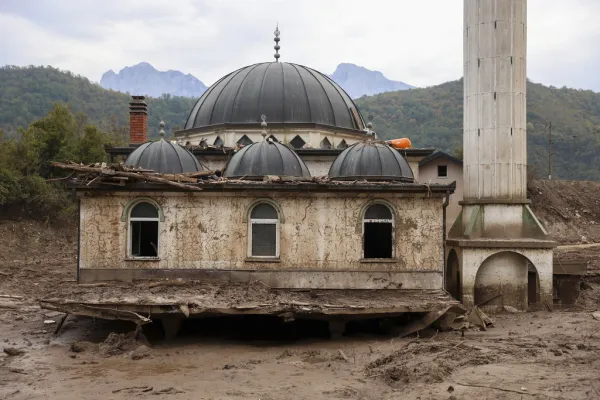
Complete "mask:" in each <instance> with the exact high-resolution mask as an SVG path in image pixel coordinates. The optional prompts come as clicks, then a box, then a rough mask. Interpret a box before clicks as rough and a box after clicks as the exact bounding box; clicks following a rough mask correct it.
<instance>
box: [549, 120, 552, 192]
mask: <svg viewBox="0 0 600 400" xmlns="http://www.w3.org/2000/svg"><path fill="white" fill-rule="evenodd" d="M548 128H549V129H548V179H549V180H552V122H549V123H548Z"/></svg>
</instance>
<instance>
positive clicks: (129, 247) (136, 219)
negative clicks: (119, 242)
mask: <svg viewBox="0 0 600 400" xmlns="http://www.w3.org/2000/svg"><path fill="white" fill-rule="evenodd" d="M141 203H148V204H150V205H152V207H154V208H156V217H153V218H147V217H132V216H131V213H132V212H133V209H134V208H135V207H136V206H138V205H139V204H141ZM161 215H162V213H161V209H160V207H159V206H158V205H157V204H155V203H154V202H153V201H149V200H148V199H140V200H138V201H136V202H134V203H132V204H130V205H129V211H128V213H127V256H126V258H127V259H128V260H159V259H160V256H159V254H160V253H159V251H160V228H161V223H162V218H161ZM132 222H156V223H157V224H156V229H157V232H156V256H135V255H133V243H132V239H133V238H132V236H131V235H132V232H133V228H132V224H131V223H132Z"/></svg>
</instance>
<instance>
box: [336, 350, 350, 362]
mask: <svg viewBox="0 0 600 400" xmlns="http://www.w3.org/2000/svg"><path fill="white" fill-rule="evenodd" d="M338 352H339V353H340V356H342V358H343V359H344V360H346V362H350V360H349V359H348V356H347V355H346V353H344V351H343V350H342V349H339V350H338Z"/></svg>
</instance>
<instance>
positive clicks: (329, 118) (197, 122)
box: [184, 62, 365, 133]
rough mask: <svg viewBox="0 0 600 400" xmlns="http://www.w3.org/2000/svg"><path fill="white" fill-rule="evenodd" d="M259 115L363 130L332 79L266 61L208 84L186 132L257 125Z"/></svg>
mask: <svg viewBox="0 0 600 400" xmlns="http://www.w3.org/2000/svg"><path fill="white" fill-rule="evenodd" d="M261 114H265V115H266V116H267V117H268V118H269V123H270V124H273V123H274V124H320V125H327V126H331V127H337V128H344V129H351V130H358V131H361V133H364V132H362V130H363V129H365V123H364V121H363V120H362V117H361V115H360V113H359V112H358V108H357V107H356V104H354V101H352V99H351V98H350V96H348V94H347V93H346V92H345V91H344V89H342V88H341V87H340V86H339V85H338V84H337V83H335V82H334V81H333V80H331V78H329V77H327V76H326V75H324V74H322V73H320V72H318V71H315V70H314V69H311V68H308V67H305V66H302V65H298V64H292V63H285V62H265V63H260V64H254V65H249V66H247V67H244V68H240V69H238V70H237V71H234V72H232V73H230V74H228V75H226V76H224V77H223V78H221V79H220V80H219V81H217V82H216V83H215V84H213V85H212V86H211V87H210V88H208V89H207V90H206V92H204V94H203V95H202V96H201V97H200V99H199V100H198V101H197V102H196V104H195V105H194V108H193V109H192V111H191V113H190V115H189V117H188V119H187V122H186V124H185V128H184V130H188V129H202V128H205V127H212V126H218V125H224V124H226V125H248V124H255V123H257V122H260V121H258V120H257V118H258V116H259V115H261Z"/></svg>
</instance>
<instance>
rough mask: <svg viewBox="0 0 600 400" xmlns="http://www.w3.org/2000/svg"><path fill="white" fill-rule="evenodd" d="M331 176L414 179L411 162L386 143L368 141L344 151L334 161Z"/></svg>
mask: <svg viewBox="0 0 600 400" xmlns="http://www.w3.org/2000/svg"><path fill="white" fill-rule="evenodd" d="M329 178H330V179H334V180H368V181H401V182H414V180H415V179H414V176H413V172H412V169H411V168H410V165H408V162H407V161H406V159H405V158H404V157H402V155H401V154H400V153H399V152H398V151H397V150H395V149H393V148H391V147H390V146H388V145H387V144H385V143H382V142H375V141H367V142H360V143H356V144H354V145H352V146H350V147H348V148H347V149H346V150H344V151H343V152H342V153H341V154H340V155H339V156H337V158H336V159H335V161H334V162H333V164H331V168H329Z"/></svg>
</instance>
